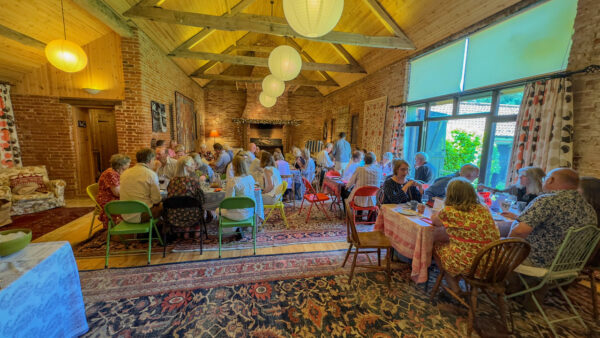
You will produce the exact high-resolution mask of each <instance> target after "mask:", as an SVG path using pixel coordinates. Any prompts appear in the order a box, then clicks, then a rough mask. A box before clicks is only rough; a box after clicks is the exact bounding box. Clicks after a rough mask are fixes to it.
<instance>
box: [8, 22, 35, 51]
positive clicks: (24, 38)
mask: <svg viewBox="0 0 600 338" xmlns="http://www.w3.org/2000/svg"><path fill="white" fill-rule="evenodd" d="M0 36H3V37H5V38H9V39H11V40H13V41H16V42H18V43H20V44H22V45H25V46H29V47H33V48H35V49H39V50H44V48H46V44H45V43H43V42H41V41H39V40H37V39H34V38H32V37H31V36H29V35H25V34H23V33H19V32H17V31H15V30H13V29H10V28H8V27H5V26H2V25H0Z"/></svg>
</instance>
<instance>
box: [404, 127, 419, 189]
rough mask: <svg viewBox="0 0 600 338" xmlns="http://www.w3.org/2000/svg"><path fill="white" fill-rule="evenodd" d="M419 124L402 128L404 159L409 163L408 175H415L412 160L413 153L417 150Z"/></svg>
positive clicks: (413, 157)
mask: <svg viewBox="0 0 600 338" xmlns="http://www.w3.org/2000/svg"><path fill="white" fill-rule="evenodd" d="M420 128H421V127H420V126H406V129H404V160H406V161H407V162H408V163H410V164H411V166H410V176H413V177H414V175H415V169H414V168H413V167H414V165H413V162H414V159H415V154H416V153H417V151H419V129H420Z"/></svg>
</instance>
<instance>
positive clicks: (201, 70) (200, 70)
mask: <svg viewBox="0 0 600 338" xmlns="http://www.w3.org/2000/svg"><path fill="white" fill-rule="evenodd" d="M249 35H250V33H246V34H245V35H244V36H242V37H241V38H239V39H238V40H237V41H236V42H235V44H233V45H231V46H229V47H227V48H226V49H225V50H224V51H223V52H221V54H229V53H231V52H233V51H234V50H235V48H236V46H237V44H238V43H240V42H243V41H244V40H245V39H247V38H248V36H249ZM217 63H219V61H214V60H213V61H209V62H207V63H205V64H204V65H202V67H200V68H198V69H196V70H195V71H194V72H193V73H192V74H191V75H190V76H194V75H198V74H202V73H204V72H206V71H207V70H209V69H211V68H212V67H214V66H215V65H216V64H217Z"/></svg>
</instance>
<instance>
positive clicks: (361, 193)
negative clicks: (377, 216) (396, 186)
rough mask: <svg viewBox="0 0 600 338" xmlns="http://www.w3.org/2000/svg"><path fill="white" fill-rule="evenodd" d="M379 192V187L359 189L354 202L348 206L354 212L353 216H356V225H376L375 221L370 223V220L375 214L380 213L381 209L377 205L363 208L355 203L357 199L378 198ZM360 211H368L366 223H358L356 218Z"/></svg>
mask: <svg viewBox="0 0 600 338" xmlns="http://www.w3.org/2000/svg"><path fill="white" fill-rule="evenodd" d="M377 192H379V188H378V187H374V186H364V187H360V188H358V189H357V190H356V192H355V193H354V197H352V201H350V203H348V206H350V209H351V210H352V214H353V215H354V222H355V223H356V224H375V221H369V220H368V219H369V217H370V216H371V214H372V213H373V212H376V213H379V207H378V206H377V205H374V206H370V207H361V206H358V205H356V204H355V203H354V199H355V198H356V197H371V196H377ZM358 211H368V212H369V215H368V216H367V221H366V222H365V221H362V220H361V221H360V222H357V221H356V216H358Z"/></svg>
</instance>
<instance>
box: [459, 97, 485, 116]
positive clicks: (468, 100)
mask: <svg viewBox="0 0 600 338" xmlns="http://www.w3.org/2000/svg"><path fill="white" fill-rule="evenodd" d="M491 107H492V93H484V94H477V95H473V96H465V97H462V98H460V102H459V105H458V114H459V115H466V114H479V113H489V112H490V109H491Z"/></svg>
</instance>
